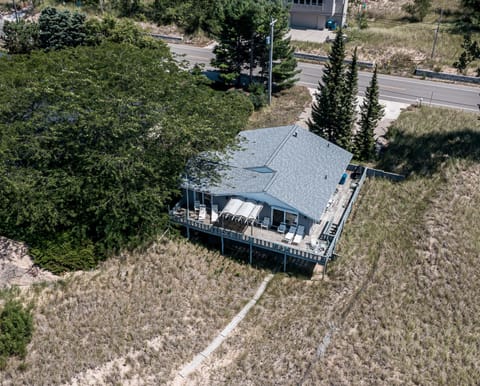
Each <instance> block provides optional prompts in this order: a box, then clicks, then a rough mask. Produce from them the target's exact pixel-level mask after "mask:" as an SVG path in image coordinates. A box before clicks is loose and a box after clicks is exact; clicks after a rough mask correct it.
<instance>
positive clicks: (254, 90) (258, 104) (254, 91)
mask: <svg viewBox="0 0 480 386" xmlns="http://www.w3.org/2000/svg"><path fill="white" fill-rule="evenodd" d="M248 91H249V93H250V95H249V96H250V101H251V102H252V104H253V107H254V108H255V110H259V109H261V108H262V107H263V106H265V105H266V104H267V93H266V92H265V86H264V85H263V84H262V83H258V82H252V83H250V84H249V86H248Z"/></svg>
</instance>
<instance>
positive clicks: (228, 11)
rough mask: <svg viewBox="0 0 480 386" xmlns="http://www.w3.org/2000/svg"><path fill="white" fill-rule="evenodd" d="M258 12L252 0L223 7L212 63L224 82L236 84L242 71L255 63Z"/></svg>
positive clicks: (231, 3)
mask: <svg viewBox="0 0 480 386" xmlns="http://www.w3.org/2000/svg"><path fill="white" fill-rule="evenodd" d="M259 14H260V6H259V4H258V3H257V2H255V1H253V0H242V1H235V2H230V3H229V4H228V5H227V6H226V7H225V10H224V14H223V17H222V27H221V30H220V32H219V34H218V36H217V40H218V45H217V46H216V47H215V49H214V50H213V53H214V54H215V58H214V59H212V65H213V66H214V67H217V68H218V69H219V70H220V77H221V79H222V80H223V81H224V82H225V83H227V84H237V85H239V84H240V83H239V82H240V75H241V73H242V70H243V69H246V68H248V66H249V65H250V66H251V67H252V69H253V68H254V67H255V66H256V63H255V62H254V61H253V59H254V56H253V55H251V53H252V52H253V49H254V46H253V42H254V41H255V39H257V37H256V28H257V25H258V20H257V18H258V17H259Z"/></svg>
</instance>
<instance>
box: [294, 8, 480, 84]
mask: <svg viewBox="0 0 480 386" xmlns="http://www.w3.org/2000/svg"><path fill="white" fill-rule="evenodd" d="M402 3H405V2H398V4H397V3H395V4H391V7H390V6H389V7H383V8H380V6H379V5H378V4H377V3H375V2H369V3H368V9H367V15H368V28H366V29H359V28H358V27H357V25H356V22H355V15H356V12H357V11H353V10H352V9H351V12H352V14H351V15H350V16H349V26H350V27H349V28H347V29H346V30H345V33H346V34H347V36H348V40H347V45H346V48H347V52H348V55H351V54H352V53H353V49H354V48H355V47H358V55H359V58H360V59H361V60H365V61H371V62H376V63H377V64H378V65H379V68H380V70H381V71H382V72H386V73H389V72H393V73H402V72H405V73H412V72H413V70H414V69H415V66H419V67H423V68H431V69H435V70H438V71H453V72H455V69H454V68H453V63H454V62H455V61H456V60H457V59H458V57H459V56H460V54H461V52H462V51H463V49H462V48H461V44H462V42H463V36H464V34H466V33H467V32H470V33H471V34H472V39H473V40H477V41H478V40H479V39H480V31H478V30H473V29H471V28H470V27H468V26H467V25H465V24H462V21H461V18H462V13H461V11H460V3H459V1H456V0H454V1H443V0H434V1H432V7H431V10H430V13H429V14H428V15H427V16H426V18H425V19H424V20H423V21H422V22H416V23H412V22H410V21H409V20H408V19H407V18H406V16H407V15H406V14H405V13H404V12H403V11H402V10H401V5H402ZM440 8H443V10H444V13H443V16H442V22H441V23H440V29H439V34H438V40H437V44H436V48H435V53H434V57H433V59H432V58H431V55H432V48H433V41H434V36H435V30H436V28H437V22H438V18H439V9H440ZM293 45H294V46H295V48H296V49H297V50H299V51H303V52H312V53H317V54H321V55H327V54H328V52H329V51H330V48H331V45H330V44H328V43H322V44H320V43H311V42H298V41H294V42H293ZM479 66H480V61H479V60H477V61H474V62H472V63H471V64H470V65H469V67H468V73H469V74H470V75H474V74H475V69H476V68H478V67H479Z"/></svg>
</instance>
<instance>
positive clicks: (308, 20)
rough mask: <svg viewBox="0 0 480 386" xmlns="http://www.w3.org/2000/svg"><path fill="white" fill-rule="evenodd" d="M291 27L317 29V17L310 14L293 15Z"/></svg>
mask: <svg viewBox="0 0 480 386" xmlns="http://www.w3.org/2000/svg"><path fill="white" fill-rule="evenodd" d="M290 25H291V26H292V27H303V28H313V29H317V28H318V26H317V15H309V14H308V13H292V14H291V19H290Z"/></svg>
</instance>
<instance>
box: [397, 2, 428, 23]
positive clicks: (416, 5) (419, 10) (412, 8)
mask: <svg viewBox="0 0 480 386" xmlns="http://www.w3.org/2000/svg"><path fill="white" fill-rule="evenodd" d="M431 5H432V1H431V0H413V3H407V4H405V5H404V6H403V10H404V11H405V12H407V13H408V14H409V15H410V18H411V19H412V20H413V21H423V19H424V18H425V16H427V13H428V11H429V10H430V7H431Z"/></svg>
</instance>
